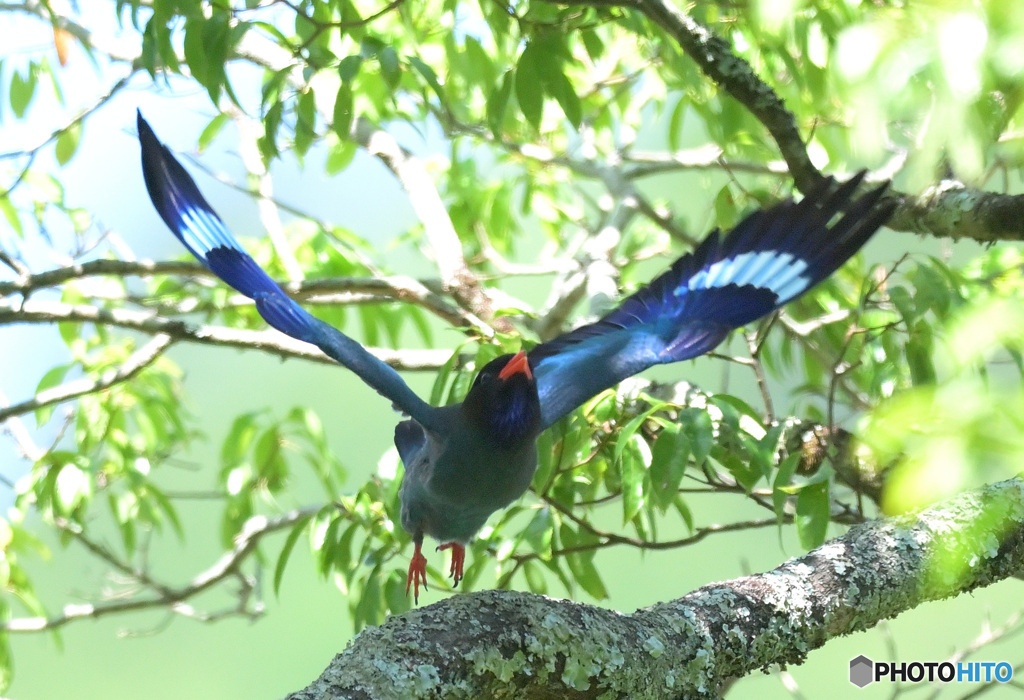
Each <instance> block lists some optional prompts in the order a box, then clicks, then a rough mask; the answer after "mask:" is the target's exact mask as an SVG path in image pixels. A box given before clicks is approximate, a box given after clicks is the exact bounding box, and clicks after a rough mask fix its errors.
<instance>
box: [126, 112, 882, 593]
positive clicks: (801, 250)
mask: <svg viewBox="0 0 1024 700" xmlns="http://www.w3.org/2000/svg"><path fill="white" fill-rule="evenodd" d="M138 130H139V140H140V142H141V145H142V171H143V175H144V178H145V181H146V188H147V190H148V191H149V196H150V199H151V200H152V201H153V205H154V206H155V207H156V210H157V212H158V213H159V214H160V217H161V218H162V219H163V220H164V222H165V223H166V224H167V226H168V227H169V228H170V229H171V232H172V233H174V235H175V236H177V238H178V240H180V241H181V242H182V243H183V244H184V245H185V247H186V248H188V250H189V251H190V252H191V253H192V254H193V255H194V256H195V257H196V258H198V259H199V260H200V261H201V262H202V263H203V264H205V265H206V266H207V267H208V268H209V269H210V270H211V271H213V273H214V274H216V275H217V276H218V277H220V278H221V279H222V280H224V281H225V282H226V283H228V284H229V285H231V286H232V287H234V288H235V289H236V290H238V291H239V292H241V293H242V294H244V295H246V296H247V297H249V298H251V299H253V300H254V301H255V302H256V308H257V309H258V310H259V313H260V315H261V316H263V318H264V319H265V320H266V322H267V323H269V324H270V325H271V326H273V327H274V328H276V329H277V330H279V331H281V332H283V333H285V334H287V335H290V336H292V337H293V338H297V339H299V340H303V341H306V342H308V343H312V344H313V345H316V346H317V347H319V348H320V349H321V350H322V351H323V352H324V353H325V354H327V355H328V356H329V357H331V358H333V359H334V360H337V361H338V362H339V363H340V364H342V365H344V366H345V367H347V368H348V369H350V370H352V371H353V372H355V373H356V374H357V375H358V376H359V378H360V379H362V380H363V381H364V382H365V383H366V384H368V385H369V386H370V387H371V388H373V389H374V390H375V391H376V392H377V393H379V394H380V395H382V396H383V397H385V398H386V399H388V400H389V401H391V403H392V404H393V405H394V406H395V407H396V408H397V409H398V410H399V411H401V412H402V413H403V414H405V415H406V416H407V417H408V418H407V419H406V420H403V421H401V422H400V423H399V424H398V426H397V427H396V428H395V447H396V448H398V453H399V456H400V457H401V459H402V462H403V463H404V465H405V477H404V479H403V482H402V486H401V490H400V492H399V497H400V500H401V504H402V514H401V518H402V527H404V528H405V529H406V530H407V531H408V532H409V533H410V534H411V535H412V539H413V543H414V545H415V548H414V552H413V556H412V560H411V562H410V564H409V572H408V577H407V579H406V593H408V592H409V589H410V587H411V588H412V590H413V595H414V596H415V597H416V598H417V599H418V596H419V587H420V586H421V585H423V586H424V587H426V567H427V560H426V557H425V556H424V555H423V552H422V545H423V537H424V535H430V536H431V537H433V538H434V539H436V540H437V541H438V542H440V543H441V545H440V547H439V549H451V550H452V563H451V568H450V574H451V576H452V577H453V579H454V582H455V584H456V585H457V584H458V582H459V581H460V580H461V578H462V573H463V565H464V560H465V545H466V543H468V542H469V540H470V539H471V538H472V537H473V535H474V534H476V532H477V531H478V530H480V528H481V527H483V525H484V522H485V521H486V520H487V518H488V517H489V516H490V515H491V513H493V512H495V511H496V510H499V509H501V508H504V507H506V506H508V505H509V504H510V503H512V502H513V501H514V500H515V499H517V498H519V497H520V496H521V495H522V494H523V493H524V492H525V491H526V489H527V488H528V487H529V485H530V481H531V479H532V477H533V473H534V470H535V469H536V465H537V448H536V439H537V436H538V435H540V433H541V431H543V430H545V429H546V428H548V427H549V426H551V425H552V424H554V423H555V422H556V421H558V420H559V419H560V418H562V417H563V416H565V415H566V414H568V413H569V412H571V411H572V410H573V409H575V408H576V407H578V406H580V405H581V404H583V403H584V402H585V401H586V400H587V399H589V398H590V397H592V396H594V395H595V394H597V393H598V392H600V391H603V390H604V389H607V388H609V387H612V386H615V385H616V384H617V383H619V382H620V381H622V380H623V379H625V378H626V377H630V376H632V375H634V374H636V373H638V372H641V371H643V370H645V369H647V368H648V367H652V366H654V365H658V364H666V363H669V362H679V361H681V360H687V359H691V358H694V357H697V356H699V355H702V354H704V353H706V352H709V351H711V350H712V349H713V348H715V347H716V346H717V345H718V344H719V343H721V342H722V341H723V340H724V339H725V337H726V336H727V335H728V334H729V333H730V332H731V331H733V330H734V329H736V328H739V327H741V326H744V325H746V324H749V323H751V322H753V321H756V320H757V319H759V318H761V317H763V316H765V315H766V314H769V313H771V312H772V311H774V310H775V309H778V308H779V307H780V306H782V305H783V304H786V303H787V302H789V301H791V300H793V299H795V298H796V297H798V296H800V295H801V294H803V293H804V292H806V291H807V290H809V289H810V288H812V287H813V286H815V285H816V284H818V283H819V282H821V281H822V280H823V279H825V278H826V277H828V276H829V275H831V274H832V273H833V272H835V270H836V269H837V268H839V266H840V265H842V264H843V263H844V262H846V260H847V259H849V258H850V256H852V255H853V254H854V253H856V252H857V250H859V249H860V247H861V246H863V245H864V243H865V242H866V241H867V240H868V239H869V238H870V237H871V236H872V235H873V234H874V233H875V231H877V230H878V228H879V227H880V226H882V224H884V223H885V222H886V220H887V219H888V218H889V216H890V215H891V213H892V210H893V208H894V206H895V203H894V202H893V201H892V200H891V199H885V198H883V195H884V193H885V190H886V187H887V184H882V185H880V186H878V187H876V188H874V189H872V190H870V191H869V192H867V193H866V194H864V195H862V196H860V197H856V196H855V193H856V190H857V188H858V186H859V185H860V183H861V181H862V179H863V177H864V173H863V172H862V173H859V174H858V175H856V176H854V177H853V178H851V179H850V180H848V181H847V182H845V183H842V184H837V183H836V182H835V181H834V180H833V179H832V178H824V179H822V181H821V182H820V183H819V184H818V186H817V187H815V188H814V189H813V190H811V191H809V192H807V194H806V196H805V197H804V198H803V199H802V200H801V201H800V202H793V201H792V200H787V201H784V202H782V203H780V204H776V205H775V206H773V207H770V208H768V209H762V210H759V211H755V212H754V213H752V214H750V215H748V216H747V217H746V218H745V219H743V220H742V221H741V222H740V223H739V224H738V225H737V226H736V227H735V228H733V229H732V230H731V231H729V232H728V233H724V234H723V233H721V232H719V231H717V230H716V231H714V232H712V233H711V234H710V235H709V236H708V237H707V238H706V239H705V240H704V241H703V242H702V243H701V244H700V245H699V246H698V247H697V248H696V249H695V250H694V251H693V252H690V253H687V254H685V255H683V256H682V257H680V258H679V259H678V260H676V261H675V263H673V264H672V266H671V267H670V268H669V269H668V270H667V271H666V272H664V273H663V274H662V275H661V276H659V277H658V278H656V279H655V280H654V281H653V282H651V283H650V284H648V285H647V286H646V287H643V288H642V289H640V290H639V291H637V292H635V293H634V294H633V295H631V296H630V297H628V298H627V299H626V300H625V301H623V302H622V303H621V304H620V305H619V306H618V308H616V309H615V310H614V311H612V312H611V313H609V314H607V315H606V316H604V317H603V318H601V319H600V320H599V321H596V322H595V323H591V324H588V325H585V326H582V327H580V328H577V329H575V330H573V331H570V332H568V333H565V334H563V335H561V336H559V337H557V338H555V339H553V340H550V341H548V342H546V343H541V344H540V345H537V346H536V347H534V348H533V349H532V350H530V351H529V352H526V351H522V350H521V351H520V352H518V353H516V354H508V355H503V356H501V357H498V358H496V359H494V360H492V361H491V362H489V363H488V364H486V365H485V366H484V367H483V368H482V369H481V370H480V372H479V374H478V375H477V377H476V379H475V381H474V382H473V385H472V386H471V387H470V390H469V392H468V393H467V394H466V398H465V400H464V401H463V402H462V403H459V404H453V405H448V406H431V405H430V404H428V403H426V402H425V401H423V400H422V399H421V398H420V397H419V396H417V395H416V393H415V392H413V391H412V389H410V388H409V386H408V385H407V384H406V383H405V381H404V380H403V379H402V378H401V376H399V374H398V373H397V372H396V371H395V370H394V369H393V368H392V367H390V366H389V365H387V364H385V363H384V362H383V361H381V360H380V359H378V358H377V357H375V356H374V355H372V354H371V353H369V352H368V351H367V350H366V349H365V348H364V347H363V346H362V345H360V344H359V343H358V342H356V341H355V340H353V339H351V338H349V337H348V336H347V335H345V334H344V333H342V332H341V331H339V330H338V329H336V328H334V327H332V326H330V325H328V324H326V323H324V322H323V321H321V320H319V319H317V318H316V317H314V316H312V315H311V314H310V313H309V312H307V311H306V310H304V309H303V308H302V307H301V306H299V305H298V304H297V303H296V302H295V301H293V300H292V299H291V298H290V297H288V296H287V295H286V294H285V293H284V291H283V290H282V289H281V287H280V286H278V284H277V283H276V282H274V281H273V280H272V279H270V277H269V276H267V274H266V273H265V272H264V271H263V270H262V269H261V268H260V267H259V266H258V265H257V264H256V262H255V261H254V260H253V259H252V258H251V257H250V256H249V255H248V253H246V252H245V250H244V249H243V248H242V247H241V245H239V243H238V241H237V240H235V238H234V236H232V235H231V233H230V232H229V231H228V230H227V228H226V227H225V226H224V224H223V222H221V220H220V218H219V217H218V216H217V214H216V213H215V212H214V211H213V209H212V208H211V207H210V205H209V204H208V203H207V202H206V199H205V198H204V197H203V195H202V194H201V193H200V192H199V189H198V188H197V187H196V184H195V182H194V181H193V180H192V178H191V177H190V176H189V174H188V173H187V172H186V171H185V169H184V168H183V167H182V166H181V164H180V163H179V162H178V161H177V160H176V159H175V158H174V156H173V155H172V154H171V152H170V150H168V148H167V147H166V146H164V145H163V144H162V143H160V141H159V140H158V139H157V137H156V135H155V134H154V133H153V130H152V129H151V128H150V126H149V124H147V123H146V121H145V120H144V119H143V118H142V114H141V113H140V114H139V115H138Z"/></svg>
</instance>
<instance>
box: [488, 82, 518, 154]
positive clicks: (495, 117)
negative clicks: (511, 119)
mask: <svg viewBox="0 0 1024 700" xmlns="http://www.w3.org/2000/svg"><path fill="white" fill-rule="evenodd" d="M515 77H516V73H513V72H512V71H506V72H505V75H504V76H503V77H502V79H501V82H500V83H499V84H498V85H497V86H496V87H495V88H494V89H493V90H492V91H491V94H490V95H488V97H487V126H488V127H490V129H491V133H492V134H494V138H501V134H502V130H503V126H504V124H505V111H506V110H507V108H508V98H509V97H510V96H511V95H512V85H513V83H514V80H515Z"/></svg>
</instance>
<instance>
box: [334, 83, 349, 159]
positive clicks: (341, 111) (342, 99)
mask: <svg viewBox="0 0 1024 700" xmlns="http://www.w3.org/2000/svg"><path fill="white" fill-rule="evenodd" d="M352 119H353V113H352V86H351V85H350V84H349V83H347V82H344V81H343V82H342V83H341V87H339V88H338V95H337V97H335V98H334V117H333V121H332V124H331V128H332V129H334V133H336V134H337V135H338V138H340V139H341V141H342V143H347V142H348V141H349V134H350V133H351V131H352ZM342 167H344V166H342ZM338 170H341V168H338ZM338 170H335V172H337V171H338Z"/></svg>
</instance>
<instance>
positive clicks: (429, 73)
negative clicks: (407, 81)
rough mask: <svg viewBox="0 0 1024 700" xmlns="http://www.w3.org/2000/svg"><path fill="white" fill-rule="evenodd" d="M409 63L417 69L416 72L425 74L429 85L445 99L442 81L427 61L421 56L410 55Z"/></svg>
mask: <svg viewBox="0 0 1024 700" xmlns="http://www.w3.org/2000/svg"><path fill="white" fill-rule="evenodd" d="M408 61H409V65H411V66H412V67H413V68H415V69H416V72H417V73H419V74H420V75H422V76H423V79H424V80H426V81H427V85H429V86H430V89H431V90H433V91H434V94H436V95H437V96H438V97H439V98H440V99H441V100H444V88H443V87H441V83H440V81H438V79H437V73H435V72H434V69H433V68H431V67H430V66H429V65H428V64H427V63H424V62H423V59H421V58H420V57H419V56H409V57H408Z"/></svg>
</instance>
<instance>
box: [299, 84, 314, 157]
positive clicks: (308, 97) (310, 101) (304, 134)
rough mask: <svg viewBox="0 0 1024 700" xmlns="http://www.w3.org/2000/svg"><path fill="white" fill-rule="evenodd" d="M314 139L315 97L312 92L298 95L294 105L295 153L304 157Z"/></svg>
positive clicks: (308, 91) (305, 91) (306, 91)
mask: <svg viewBox="0 0 1024 700" xmlns="http://www.w3.org/2000/svg"><path fill="white" fill-rule="evenodd" d="M315 138H316V96H315V95H314V93H313V90H304V91H303V92H301V93H300V94H299V97H298V99H297V100H296V105H295V152H296V153H297V154H298V155H299V156H304V155H306V153H307V152H309V147H310V146H312V145H313V139H315Z"/></svg>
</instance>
